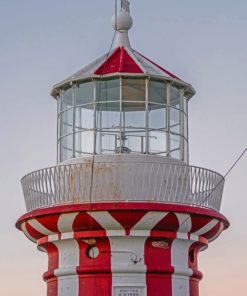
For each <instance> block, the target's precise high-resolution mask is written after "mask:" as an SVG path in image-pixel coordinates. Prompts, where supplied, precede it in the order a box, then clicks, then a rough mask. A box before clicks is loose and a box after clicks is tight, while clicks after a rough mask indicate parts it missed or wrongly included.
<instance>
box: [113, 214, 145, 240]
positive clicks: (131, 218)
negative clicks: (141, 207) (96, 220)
mask: <svg viewBox="0 0 247 296" xmlns="http://www.w3.org/2000/svg"><path fill="white" fill-rule="evenodd" d="M109 214H110V215H111V216H112V217H113V218H114V219H115V220H117V221H118V222H119V223H120V224H121V225H122V227H123V228H124V229H125V232H126V235H129V234H130V230H131V229H132V228H133V227H134V226H135V225H136V223H137V222H139V221H140V220H141V219H142V218H143V217H144V216H145V215H146V214H147V211H128V212H126V211H125V212H123V211H109Z"/></svg>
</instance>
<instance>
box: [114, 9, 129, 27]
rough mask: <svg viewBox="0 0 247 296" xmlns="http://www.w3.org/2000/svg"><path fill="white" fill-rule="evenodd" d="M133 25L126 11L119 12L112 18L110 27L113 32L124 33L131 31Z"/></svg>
mask: <svg viewBox="0 0 247 296" xmlns="http://www.w3.org/2000/svg"><path fill="white" fill-rule="evenodd" d="M132 25H133V19H132V16H131V15H130V14H129V13H128V12H126V11H120V12H119V13H118V15H117V17H116V18H115V15H114V16H113V17H112V27H113V29H114V30H116V31H119V32H126V31H129V30H130V29H131V27H132Z"/></svg>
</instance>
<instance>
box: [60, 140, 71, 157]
mask: <svg viewBox="0 0 247 296" xmlns="http://www.w3.org/2000/svg"><path fill="white" fill-rule="evenodd" d="M60 144H61V161H64V160H67V159H70V158H72V157H73V135H69V136H67V137H64V138H62V139H61V140H60Z"/></svg>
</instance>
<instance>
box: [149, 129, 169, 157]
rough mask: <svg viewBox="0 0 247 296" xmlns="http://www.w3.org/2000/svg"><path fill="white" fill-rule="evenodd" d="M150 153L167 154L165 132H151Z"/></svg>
mask: <svg viewBox="0 0 247 296" xmlns="http://www.w3.org/2000/svg"><path fill="white" fill-rule="evenodd" d="M149 152H150V153H161V152H162V153H164V152H166V132H165V131H150V132H149Z"/></svg>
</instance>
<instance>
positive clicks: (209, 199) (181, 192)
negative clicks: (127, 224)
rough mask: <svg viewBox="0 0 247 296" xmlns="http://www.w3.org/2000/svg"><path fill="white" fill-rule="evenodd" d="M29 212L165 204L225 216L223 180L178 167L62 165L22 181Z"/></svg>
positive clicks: (192, 168) (202, 171) (154, 165)
mask: <svg viewBox="0 0 247 296" xmlns="http://www.w3.org/2000/svg"><path fill="white" fill-rule="evenodd" d="M22 187H23V192H24V197H25V202H26V207H27V211H31V210H35V209H39V208H44V207H51V206H55V205H63V204H73V203H86V202H107V201H111V202H118V201H135V202H162V203H175V204H184V205H193V206H199V207H206V208H209V209H213V210H216V211H219V210H220V205H221V198H222V192H223V187H224V178H223V177H222V176H221V175H219V174H217V173H215V172H213V171H210V170H207V169H204V168H199V167H194V166H188V165H181V164H176V163H150V162H97V163H94V164H92V162H87V163H79V164H68V165H59V166H55V167H50V168H45V169H42V170H38V171H35V172H32V173H30V174H28V175H26V176H25V177H23V179H22Z"/></svg>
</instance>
